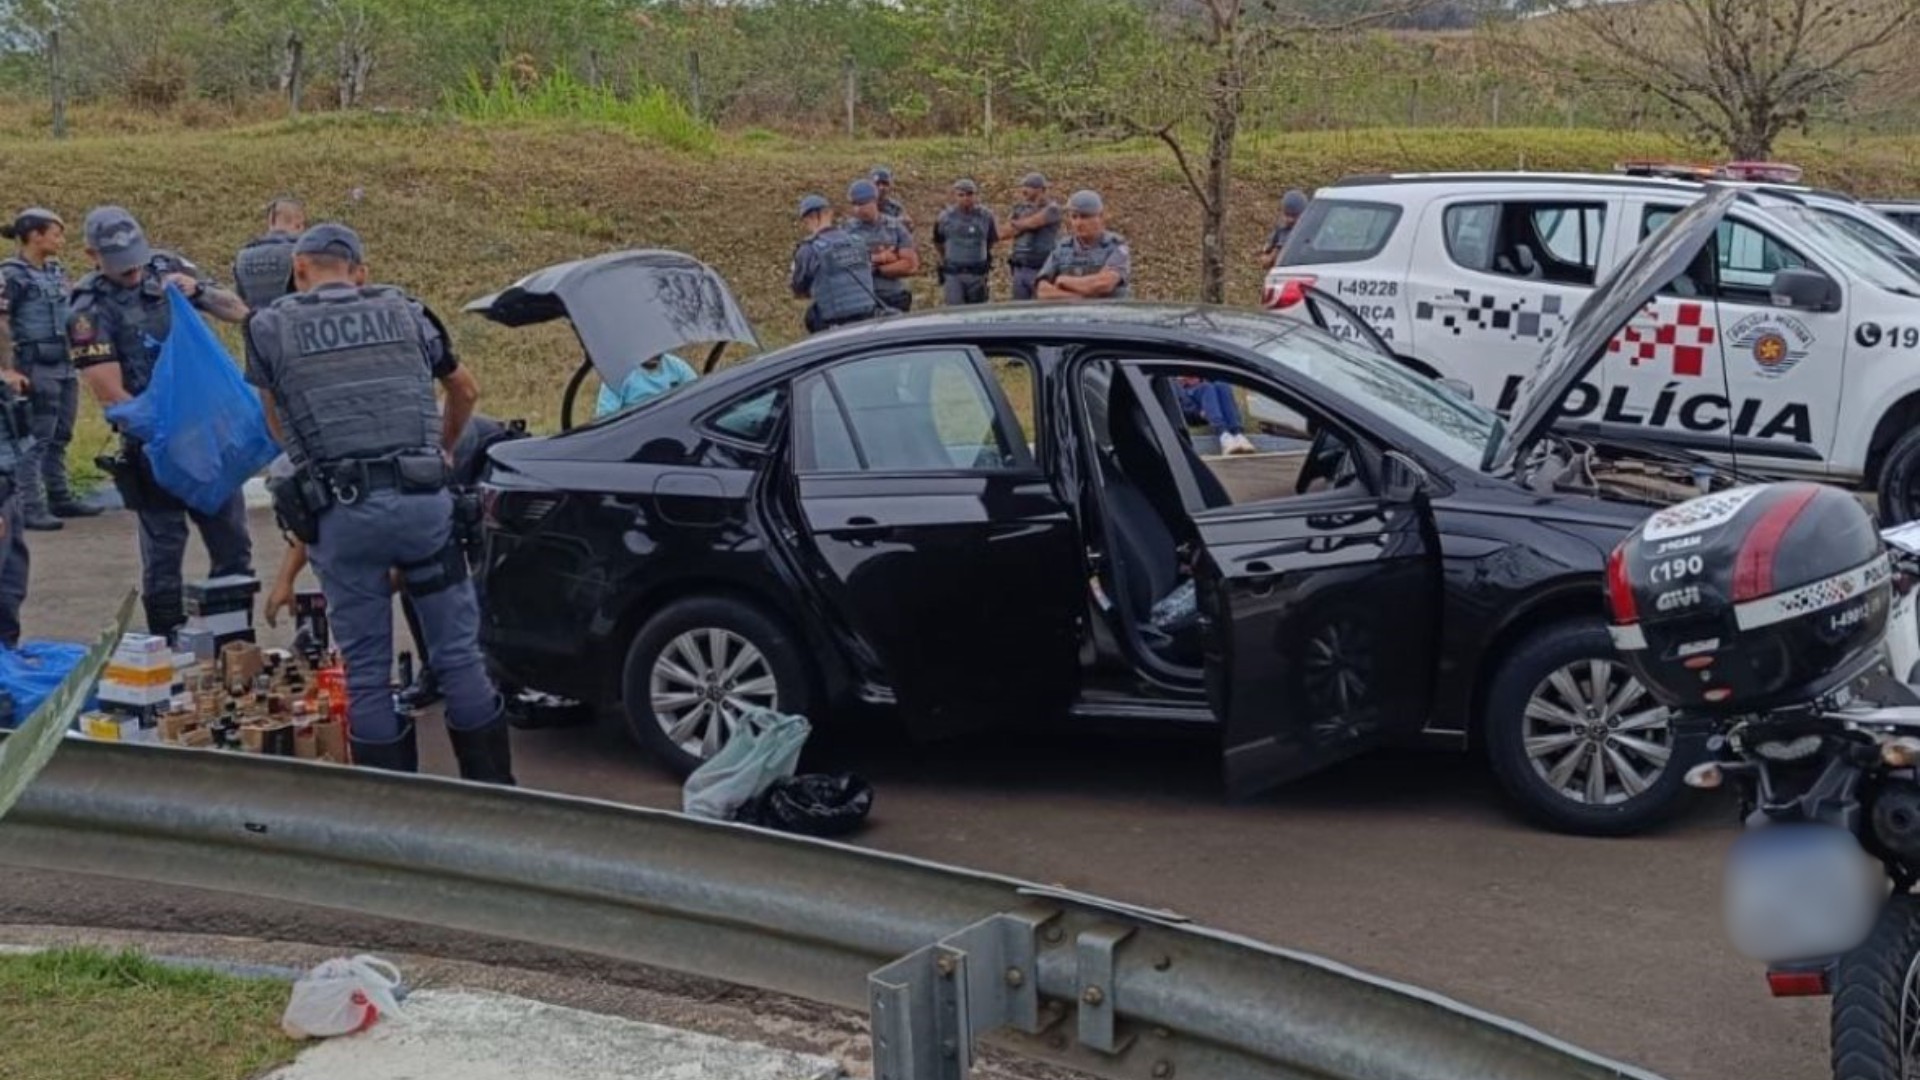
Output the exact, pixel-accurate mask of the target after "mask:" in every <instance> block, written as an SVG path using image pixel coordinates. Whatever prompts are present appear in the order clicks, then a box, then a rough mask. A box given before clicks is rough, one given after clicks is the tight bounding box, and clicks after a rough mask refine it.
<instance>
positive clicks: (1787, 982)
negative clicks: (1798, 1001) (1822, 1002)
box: [1767, 968, 1833, 997]
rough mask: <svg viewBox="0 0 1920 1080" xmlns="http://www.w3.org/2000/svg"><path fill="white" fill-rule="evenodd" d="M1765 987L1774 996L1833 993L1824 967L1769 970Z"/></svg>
mask: <svg viewBox="0 0 1920 1080" xmlns="http://www.w3.org/2000/svg"><path fill="white" fill-rule="evenodd" d="M1767 989H1768V990H1769V991H1771V992H1772V993H1773V996H1774V997H1826V996H1827V995H1828V994H1831V993H1833V988H1832V987H1831V986H1830V985H1829V984H1828V980H1827V969H1826V968H1813V969H1811V970H1809V969H1805V968H1800V969H1790V970H1779V969H1773V970H1769V971H1768V972H1767Z"/></svg>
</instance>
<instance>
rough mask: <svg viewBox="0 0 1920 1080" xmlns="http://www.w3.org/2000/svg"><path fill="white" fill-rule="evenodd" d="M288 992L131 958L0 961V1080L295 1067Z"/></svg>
mask: <svg viewBox="0 0 1920 1080" xmlns="http://www.w3.org/2000/svg"><path fill="white" fill-rule="evenodd" d="M288 992H289V988H288V986H287V984H285V983H280V982H274V981H264V980H257V979H237V978H232V977H229V976H225V975H218V974H213V973H211V972H199V971H182V970H177V969H174V968H169V967H165V966H162V965H160V964H156V963H154V962H153V961H151V960H148V959H146V958H145V957H143V956H141V955H139V954H138V953H133V952H120V953H109V952H103V951H100V950H95V949H58V950H53V951H50V952H42V953H35V954H31V955H23V956H0V1080H251V1078H253V1077H257V1076H260V1075H262V1074H263V1073H264V1072H265V1071H266V1070H268V1069H271V1068H274V1067H276V1066H279V1065H283V1064H285V1063H287V1062H289V1061H291V1060H293V1057H294V1054H295V1052H296V1044H295V1043H294V1042H293V1041H292V1040H290V1039H288V1038H287V1037H286V1036H284V1035H282V1034H281V1033H280V1013H281V1010H282V1009H284V1008H285V1006H286V1000H287V995H288Z"/></svg>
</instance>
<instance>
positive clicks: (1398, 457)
mask: <svg viewBox="0 0 1920 1080" xmlns="http://www.w3.org/2000/svg"><path fill="white" fill-rule="evenodd" d="M1380 472H1381V494H1382V495H1383V496H1385V497H1386V500H1387V501H1388V502H1392V503H1410V502H1412V501H1413V500H1414V499H1415V498H1416V497H1418V496H1419V495H1420V494H1422V493H1423V492H1425V491H1426V490H1427V489H1428V487H1429V486H1430V484H1431V483H1432V481H1431V479H1430V478H1429V477H1428V476H1427V470H1426V467H1425V466H1423V465H1421V464H1420V463H1419V462H1417V461H1415V460H1413V459H1412V458H1411V457H1408V456H1407V455H1406V454H1404V453H1401V452H1400V451H1398V450H1389V451H1387V452H1386V454H1385V455H1383V456H1382V458H1381V465H1380Z"/></svg>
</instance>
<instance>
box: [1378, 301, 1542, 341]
mask: <svg viewBox="0 0 1920 1080" xmlns="http://www.w3.org/2000/svg"><path fill="white" fill-rule="evenodd" d="M1564 303H1565V301H1564V300H1562V298H1561V297H1559V296H1521V297H1518V298H1513V297H1500V296H1495V295H1494V294H1492V293H1476V292H1474V291H1473V290H1471V289H1455V290H1453V291H1452V292H1451V293H1448V294H1445V295H1444V296H1440V297H1437V298H1435V299H1432V300H1421V301H1419V302H1418V303H1416V304H1414V306H1413V317H1414V319H1415V320H1416V321H1419V322H1437V323H1439V324H1440V326H1441V328H1442V329H1445V330H1447V331H1448V332H1450V333H1451V334H1453V336H1455V337H1461V336H1463V335H1465V334H1466V333H1467V332H1468V331H1469V330H1471V331H1474V332H1476V333H1496V334H1505V335H1506V336H1507V340H1509V341H1552V340H1553V339H1554V336H1555V334H1557V333H1558V332H1559V330H1560V329H1561V328H1562V327H1564V326H1565V325H1566V322H1567V312H1566V309H1565V307H1564Z"/></svg>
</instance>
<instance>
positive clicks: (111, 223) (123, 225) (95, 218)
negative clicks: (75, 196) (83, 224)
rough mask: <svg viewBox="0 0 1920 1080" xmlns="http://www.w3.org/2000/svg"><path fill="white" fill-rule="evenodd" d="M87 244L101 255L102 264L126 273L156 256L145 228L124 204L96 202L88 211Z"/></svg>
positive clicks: (111, 269)
mask: <svg viewBox="0 0 1920 1080" xmlns="http://www.w3.org/2000/svg"><path fill="white" fill-rule="evenodd" d="M86 231H87V247H89V248H91V249H93V251H94V252H95V253H96V254H98V255H99V256H100V268H101V269H102V270H105V271H106V272H107V273H109V274H124V273H126V272H127V271H129V270H132V269H133V268H135V267H137V266H145V265H147V263H148V262H149V261H151V260H152V259H153V248H152V247H150V246H148V244H147V234H146V231H145V230H143V229H141V228H140V223H139V222H138V221H135V220H134V217H133V215H132V214H130V213H128V212H127V211H126V209H125V208H124V207H119V206H96V207H94V208H93V210H92V212H90V213H88V214H87V230H86Z"/></svg>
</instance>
